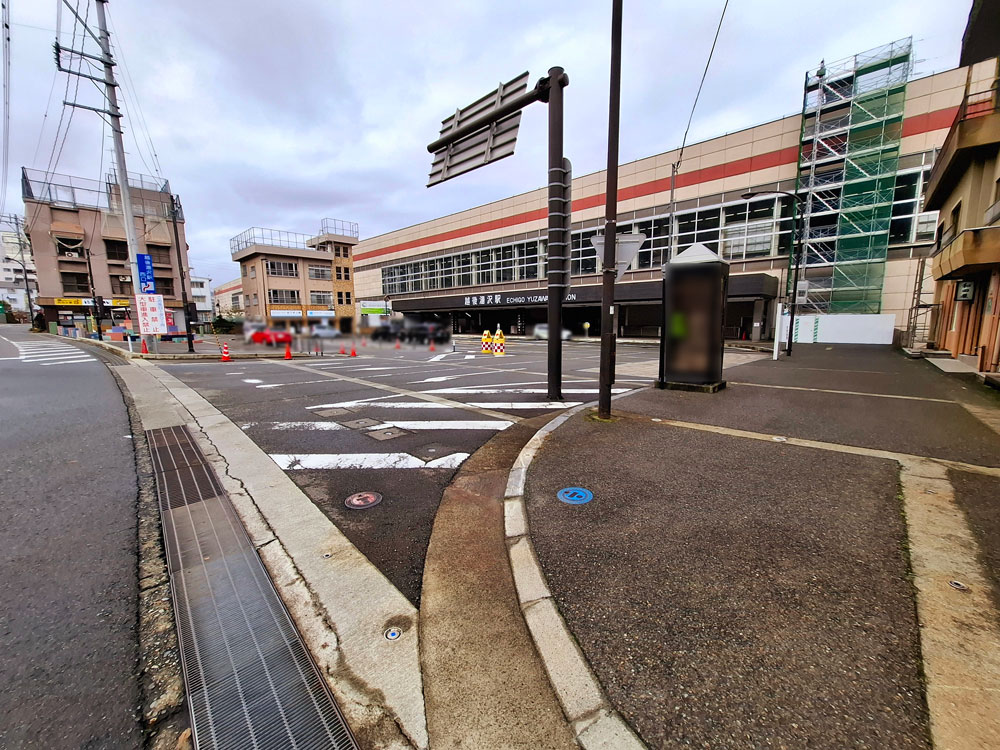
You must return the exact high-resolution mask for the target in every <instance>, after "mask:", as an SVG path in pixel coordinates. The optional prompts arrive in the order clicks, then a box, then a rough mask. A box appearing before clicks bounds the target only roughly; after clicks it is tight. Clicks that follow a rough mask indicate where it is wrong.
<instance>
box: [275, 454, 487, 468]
mask: <svg viewBox="0 0 1000 750" xmlns="http://www.w3.org/2000/svg"><path fill="white" fill-rule="evenodd" d="M468 457H469V454H468V453H451V454H449V455H447V456H442V457H441V458H435V459H434V460H432V461H422V460H421V459H419V458H417V457H416V456H411V455H410V454H409V453H306V454H300V455H294V454H286V453H272V454H271V459H272V460H273V461H274V462H275V463H276V464H278V466H280V467H281V468H282V469H284V470H285V471H293V470H297V469H454V468H457V467H458V466H461V464H462V462H463V461H465V459H467V458H468Z"/></svg>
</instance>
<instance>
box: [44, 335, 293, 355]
mask: <svg viewBox="0 0 1000 750" xmlns="http://www.w3.org/2000/svg"><path fill="white" fill-rule="evenodd" d="M45 335H46V336H52V337H53V338H57V339H66V340H68V341H78V342H80V343H83V344H87V345H88V346H96V347H97V348H98V349H104V350H105V351H108V352H111V353H112V354H117V355H118V356H119V357H122V358H123V359H153V360H187V361H188V362H191V361H199V360H204V361H212V362H216V361H218V360H219V356H220V355H218V354H205V353H204V352H196V353H194V354H186V353H185V354H143V353H141V352H130V351H128V350H127V349H121V348H119V347H117V346H115V345H114V344H108V343H105V342H104V341H97V340H95V339H89V338H71V337H69V336H57V335H56V334H53V333H46V334H45ZM310 356H312V355H309V354H302V353H299V352H292V358H293V359H307V358H308V357H310ZM284 357H285V355H284V354H283V353H281V352H274V353H273V354H272V353H269V352H230V353H229V358H230V359H284Z"/></svg>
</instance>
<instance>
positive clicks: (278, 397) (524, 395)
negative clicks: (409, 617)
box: [161, 341, 756, 606]
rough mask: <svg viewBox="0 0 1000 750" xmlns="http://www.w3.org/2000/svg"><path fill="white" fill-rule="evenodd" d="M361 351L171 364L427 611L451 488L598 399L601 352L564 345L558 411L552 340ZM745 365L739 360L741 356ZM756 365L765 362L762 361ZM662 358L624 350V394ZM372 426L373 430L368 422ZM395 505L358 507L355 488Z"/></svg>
mask: <svg viewBox="0 0 1000 750" xmlns="http://www.w3.org/2000/svg"><path fill="white" fill-rule="evenodd" d="M455 348H456V350H457V351H454V352H453V351H452V346H451V345H450V344H448V345H445V346H440V347H438V348H437V351H435V352H431V351H429V349H428V348H427V347H420V348H404V349H399V350H397V349H394V348H393V347H392V346H391V345H384V346H375V345H373V344H368V345H367V346H366V347H363V348H362V347H360V346H359V347H358V353H359V356H358V357H356V358H353V357H340V356H334V357H330V356H328V357H323V358H314V359H308V360H301V359H299V360H295V361H293V362H284V361H266V362H264V361H252V360H240V361H236V362H230V363H221V362H208V363H200V364H195V363H190V364H176V365H174V364H170V365H161V366H162V367H163V368H164V369H165V370H167V371H168V372H170V373H171V374H172V375H174V376H176V377H178V378H180V379H181V380H182V381H184V382H186V383H187V384H188V385H190V386H191V387H193V388H195V389H196V390H197V391H198V392H199V393H200V394H201V395H202V396H204V397H205V398H207V399H208V400H209V401H210V402H211V403H212V404H213V405H214V406H216V407H217V408H218V409H220V410H221V411H222V412H223V413H225V414H226V415H227V416H228V417H229V418H230V419H232V420H233V421H234V422H235V423H236V424H238V425H240V426H241V427H243V429H245V430H246V432H247V434H248V435H249V436H250V437H251V438H252V439H253V440H254V442H256V443H257V444H258V445H259V446H260V447H261V448H262V449H263V450H264V451H265V452H267V453H268V454H269V455H271V457H272V459H274V460H275V461H276V462H277V463H278V464H279V465H280V466H282V468H284V469H286V471H287V472H288V474H289V476H290V477H291V478H292V479H293V480H294V481H295V482H296V483H297V484H298V485H299V486H300V487H301V488H302V489H303V490H304V491H305V492H306V493H307V495H308V496H309V497H310V498H311V499H312V500H313V502H315V503H316V505H317V506H318V507H320V508H321V509H322V510H323V511H324V512H325V513H326V514H327V516H328V517H329V518H330V519H331V520H332V521H333V522H334V523H335V524H336V525H337V526H338V527H339V528H340V529H341V530H342V531H343V532H344V533H345V534H346V535H347V537H348V538H349V539H350V540H351V541H352V542H353V543H354V544H355V545H356V546H357V547H358V549H360V550H361V552H362V553H364V554H365V555H366V556H367V557H368V559H369V560H371V561H372V563H374V564H375V565H376V566H377V567H378V568H379V569H380V570H381V571H382V572H383V573H384V574H385V575H386V577H388V578H389V580H390V581H392V583H393V584H394V585H395V586H396V587H397V588H398V589H399V590H400V591H401V592H402V593H403V594H404V595H405V596H406V597H407V598H408V599H409V600H410V601H411V602H412V603H413V604H414V605H417V606H419V603H420V586H421V579H422V576H423V569H424V557H425V554H426V550H427V544H428V541H429V539H430V532H431V527H432V525H433V523H434V516H435V514H436V512H437V508H438V504H439V502H440V500H441V494H442V492H443V491H444V488H445V487H446V486H447V485H448V484H449V482H450V481H451V479H452V477H453V476H454V474H455V471H456V470H457V469H458V467H459V466H460V465H461V464H462V462H464V460H465V459H466V458H467V457H468V456H469V455H471V454H472V453H474V452H475V451H476V450H477V449H478V448H479V447H480V446H482V445H483V444H484V443H485V442H486V441H487V440H489V439H490V438H491V437H493V436H494V435H496V434H497V433H498V432H499V431H500V430H503V429H507V428H509V427H510V426H511V425H512V424H514V423H515V422H516V421H518V420H521V419H525V418H529V417H532V416H537V415H539V414H543V413H546V412H553V411H558V410H561V409H564V408H566V407H567V406H571V405H575V404H578V403H581V402H586V401H592V400H595V399H596V398H597V386H598V382H597V377H598V373H597V368H598V364H599V352H598V347H597V346H595V345H593V344H586V343H575V342H569V343H567V344H565V345H564V357H563V359H564V385H563V397H564V400H563V401H560V402H558V403H549V402H548V399H547V393H546V344H545V342H527V341H517V342H510V341H509V342H508V346H507V352H508V354H507V356H504V357H495V356H492V355H489V354H482V353H481V352H480V351H479V345H478V343H475V344H473V343H472V342H468V341H460V342H456V345H455ZM741 356H744V355H737V357H741ZM750 356H756V355H750ZM655 358H656V348H655V347H649V346H637V345H636V346H633V345H621V346H619V350H618V364H619V366H620V367H623V368H626V369H628V370H629V371H631V372H634V373H638V374H627V375H623V376H622V377H620V378H619V379H618V382H617V383H616V384H615V388H616V390H617V391H619V392H627V391H629V390H631V389H635V388H638V387H642V386H644V385H647V384H648V383H649V382H650V379H651V376H652V375H655V371H656V365H655ZM357 420H367V421H363V422H361V421H357ZM365 491H370V492H378V493H380V494H381V495H382V497H383V499H382V501H381V503H380V504H379V505H377V506H374V507H370V508H366V509H364V510H352V509H348V508H347V507H345V505H344V501H345V499H346V498H347V497H348V496H349V495H352V494H354V493H356V492H365Z"/></svg>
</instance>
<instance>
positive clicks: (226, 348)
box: [219, 344, 233, 362]
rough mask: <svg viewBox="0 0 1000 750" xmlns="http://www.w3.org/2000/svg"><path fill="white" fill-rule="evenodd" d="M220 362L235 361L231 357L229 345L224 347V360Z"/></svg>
mask: <svg viewBox="0 0 1000 750" xmlns="http://www.w3.org/2000/svg"><path fill="white" fill-rule="evenodd" d="M219 361H220V362H232V361H233V360H232V359H230V357H229V344H223V345H222V359H220V360H219Z"/></svg>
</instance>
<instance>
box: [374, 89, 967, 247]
mask: <svg viewBox="0 0 1000 750" xmlns="http://www.w3.org/2000/svg"><path fill="white" fill-rule="evenodd" d="M957 113H958V107H947V108H945V109H939V110H936V111H934V112H928V113H927V114H923V115H914V116H913V117H908V118H906V119H905V120H904V121H903V131H902V132H903V137H904V138H905V137H906V136H909V135H920V134H921V133H928V132H930V131H932V130H945V129H947V128H950V127H951V124H952V122H953V121H954V120H955V116H956V114H957ZM798 158H799V147H798V146H789V147H788V148H783V149H779V150H777V151H769V152H767V153H766V154H758V155H757V156H750V157H747V158H745V159H735V160H733V161H730V162H726V163H724V164H717V165H715V166H714V167H705V168H704V169H692V170H691V171H690V172H681V173H680V174H679V175H677V187H679V188H682V187H688V186H690V185H698V184H700V183H703V182H711V181H712V180H721V179H722V178H724V177H735V176H738V175H741V174H749V173H751V172H756V171H757V170H760V169H769V168H771V167H780V166H783V165H785V164H794V163H795V162H796V161H797V160H798ZM667 190H670V178H669V177H664V178H663V179H660V180H651V181H650V182H644V183H642V184H640V185H632V186H631V187H627V188H621V189H620V190H619V191H618V200H619V201H625V200H629V199H631V198H642V197H644V196H647V195H653V194H654V193H663V192H666V191H667ZM603 205H604V193H599V194H597V195H588V196H587V197H585V198H578V199H577V200H575V201H573V211H583V210H585V209H588V208H594V207H596V206H603ZM547 217H548V209H545V208H540V209H538V210H536V211H527V212H525V213H522V214H516V215H514V216H508V217H507V218H505V219H494V220H493V221H484V222H482V223H481V224H474V225H473V226H471V227H463V228H461V229H452V230H450V231H448V232H441V233H440V234H432V235H430V236H427V237H421V238H420V239H416V240H410V241H409V242H401V243H399V244H397V245H389V246H388V247H383V248H379V249H378V250H369V251H368V252H367V253H359V254H357V255H355V256H354V260H355V261H356V262H357V261H362V260H366V259H368V258H377V257H379V256H381V255H388V254H390V253H398V252H402V251H403V250H409V249H411V248H414V247H420V246H421V245H432V244H434V243H435V242H447V241H448V240H454V239H458V238H460V237H469V236H470V235H473V234H482V233H483V232H491V231H493V230H496V229H504V228H506V227H512V226H517V225H518V224H526V223H528V222H529V221H540V220H543V219H545V218H547Z"/></svg>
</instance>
